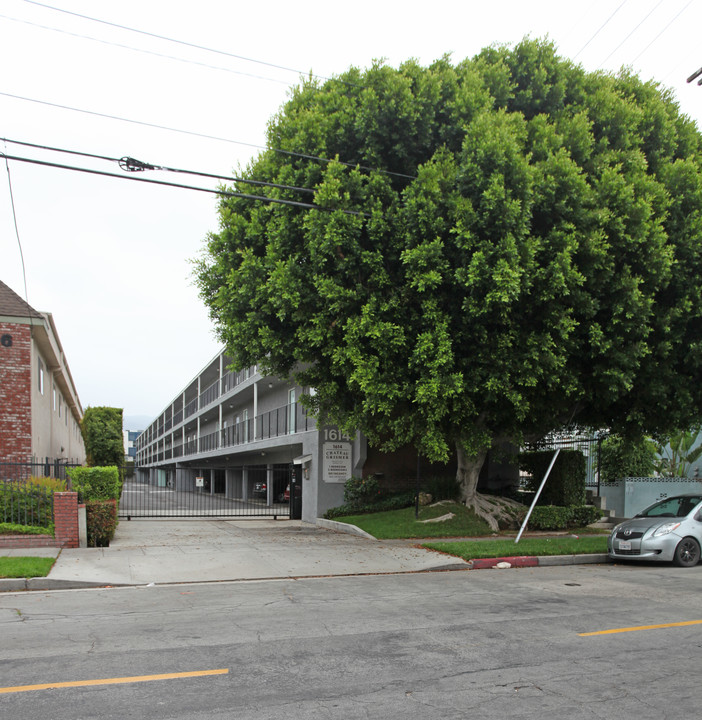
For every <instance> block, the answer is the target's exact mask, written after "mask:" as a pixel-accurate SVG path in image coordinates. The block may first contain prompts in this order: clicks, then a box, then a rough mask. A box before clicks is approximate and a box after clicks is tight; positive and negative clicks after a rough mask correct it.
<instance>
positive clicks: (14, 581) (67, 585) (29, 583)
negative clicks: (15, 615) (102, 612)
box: [0, 577, 114, 592]
mask: <svg viewBox="0 0 702 720" xmlns="http://www.w3.org/2000/svg"><path fill="white" fill-rule="evenodd" d="M108 585H110V586H113V587H114V583H104V582H90V581H87V580H59V579H54V578H50V577H35V578H0V592H24V591H25V590H82V589H84V588H100V587H107V586H108Z"/></svg>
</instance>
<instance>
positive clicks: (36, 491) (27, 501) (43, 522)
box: [0, 480, 54, 527]
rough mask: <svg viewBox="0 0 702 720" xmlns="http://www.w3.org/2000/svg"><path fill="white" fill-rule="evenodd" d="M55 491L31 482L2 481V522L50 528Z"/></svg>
mask: <svg viewBox="0 0 702 720" xmlns="http://www.w3.org/2000/svg"><path fill="white" fill-rule="evenodd" d="M53 520H54V491H53V489H52V488H50V487H45V486H42V485H39V484H36V483H34V482H32V481H31V480H0V522H2V523H11V524H13V525H32V526H38V527H49V526H50V525H51V523H52V522H53Z"/></svg>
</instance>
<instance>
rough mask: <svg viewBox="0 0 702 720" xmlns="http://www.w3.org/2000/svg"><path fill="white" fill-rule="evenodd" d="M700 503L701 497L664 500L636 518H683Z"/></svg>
mask: <svg viewBox="0 0 702 720" xmlns="http://www.w3.org/2000/svg"><path fill="white" fill-rule="evenodd" d="M700 501H702V497H672V498H666V499H665V500H661V501H660V502H657V503H656V504H655V505H651V507H649V508H647V509H646V510H644V511H643V512H641V513H639V515H638V517H674V518H681V517H685V516H686V515H688V514H689V513H690V512H692V510H693V508H694V507H695V505H697V504H698V503H699V502H700Z"/></svg>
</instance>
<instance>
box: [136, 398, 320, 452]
mask: <svg viewBox="0 0 702 720" xmlns="http://www.w3.org/2000/svg"><path fill="white" fill-rule="evenodd" d="M314 423H315V420H314V418H313V417H310V416H309V415H308V414H307V411H306V409H305V408H304V407H302V405H300V404H299V403H295V404H294V405H283V406H282V407H279V408H275V409H274V410H270V411H268V412H265V413H262V414H261V415H257V416H256V418H255V419H251V420H246V421H244V422H239V423H236V424H235V425H230V426H229V427H226V428H223V429H222V430H216V431H215V432H210V433H207V434H206V435H203V436H201V437H200V438H199V439H193V440H188V441H187V442H186V443H184V444H182V445H174V446H173V449H172V452H171V449H170V447H169V448H168V449H167V451H166V454H167V455H168V456H169V457H173V458H177V457H182V456H186V455H196V454H197V453H206V452H212V451H213V450H219V449H220V448H226V447H234V446H237V445H245V444H246V443H250V442H253V441H254V440H268V439H270V438H275V437H280V436H283V435H292V434H294V433H299V432H306V431H307V430H310V429H312V428H314ZM254 427H255V429H256V437H255V438H254ZM148 457H150V458H151V460H147V462H155V461H157V460H163V451H162V448H159V452H151V453H149V454H148Z"/></svg>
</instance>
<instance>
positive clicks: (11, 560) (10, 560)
mask: <svg viewBox="0 0 702 720" xmlns="http://www.w3.org/2000/svg"><path fill="white" fill-rule="evenodd" d="M55 562H56V558H52V557H48V558H44V557H0V578H32V577H46V576H47V575H48V574H49V572H50V571H51V568H52V567H53V565H54V563H55Z"/></svg>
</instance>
